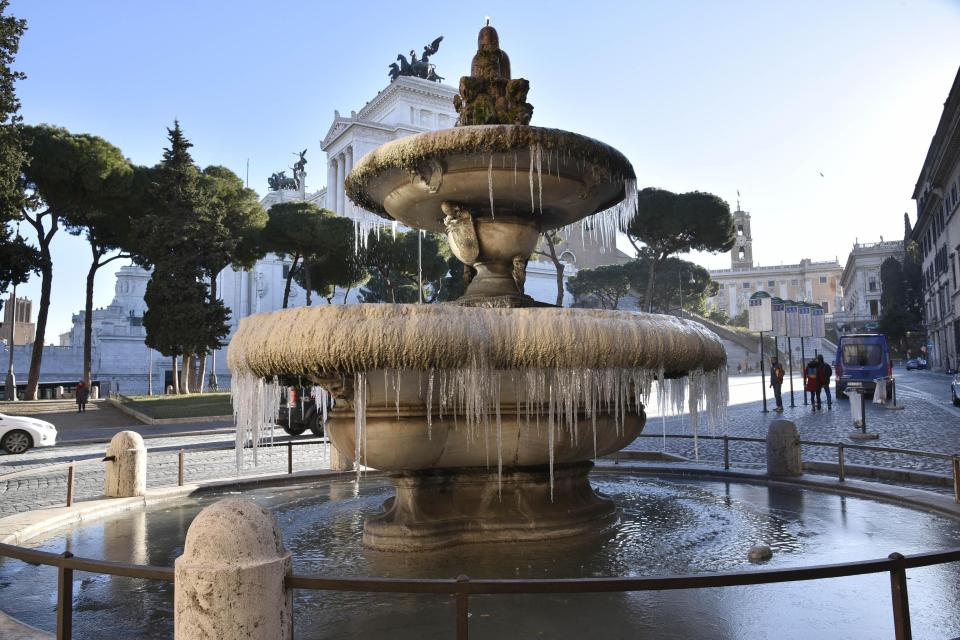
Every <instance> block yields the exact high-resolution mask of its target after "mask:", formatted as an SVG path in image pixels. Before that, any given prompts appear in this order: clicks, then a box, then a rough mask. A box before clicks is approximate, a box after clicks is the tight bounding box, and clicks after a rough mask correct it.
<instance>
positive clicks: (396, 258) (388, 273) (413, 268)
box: [360, 230, 448, 303]
mask: <svg viewBox="0 0 960 640" xmlns="http://www.w3.org/2000/svg"><path fill="white" fill-rule="evenodd" d="M419 233H420V232H419V231H416V230H414V231H407V232H405V233H397V234H396V238H394V236H393V234H390V233H380V234H379V235H378V234H377V233H376V232H371V233H370V237H369V238H368V239H367V248H366V251H365V252H364V254H365V263H366V265H367V270H368V271H369V272H370V279H369V280H368V281H367V283H366V285H365V286H364V287H363V288H362V289H361V290H360V300H361V301H362V302H391V303H400V302H406V303H410V302H418V301H419V295H418V291H417V288H418V280H419V278H418V266H419V264H418V258H417V253H418V251H417V241H418V239H417V235H418V234H419ZM441 243H442V240H441V237H440V236H438V235H437V234H435V233H424V234H423V238H422V239H421V241H420V244H421V246H420V250H421V254H422V262H423V301H424V302H427V303H431V302H436V301H438V300H440V299H442V298H443V297H444V295H445V294H444V290H443V283H444V278H445V276H447V272H448V266H447V260H446V257H445V256H444V255H443V250H442V249H441ZM443 244H445V243H443Z"/></svg>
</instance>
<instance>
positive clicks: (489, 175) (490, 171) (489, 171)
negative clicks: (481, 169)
mask: <svg viewBox="0 0 960 640" xmlns="http://www.w3.org/2000/svg"><path fill="white" fill-rule="evenodd" d="M487 191H489V192H490V217H491V218H496V217H497V216H496V215H495V214H494V213H493V154H492V153H491V154H490V166H489V167H487Z"/></svg>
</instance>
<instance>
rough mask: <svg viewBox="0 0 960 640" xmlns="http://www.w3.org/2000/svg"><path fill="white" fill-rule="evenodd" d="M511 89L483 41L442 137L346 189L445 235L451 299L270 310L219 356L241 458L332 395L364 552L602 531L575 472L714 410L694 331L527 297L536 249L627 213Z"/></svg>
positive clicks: (494, 45) (715, 375) (625, 173)
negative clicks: (384, 484)
mask: <svg viewBox="0 0 960 640" xmlns="http://www.w3.org/2000/svg"><path fill="white" fill-rule="evenodd" d="M528 88H529V84H528V82H527V81H526V80H523V79H512V78H511V74H510V60H509V58H508V57H507V54H506V53H505V52H504V51H503V50H501V49H500V46H499V38H498V35H497V32H496V30H495V29H494V28H493V27H491V26H490V25H489V24H488V25H487V26H485V27H483V29H481V31H480V35H479V38H478V51H477V54H476V55H475V56H474V59H473V64H472V65H471V75H470V76H465V77H463V78H461V80H460V95H459V96H458V98H457V100H456V104H455V106H456V108H457V111H458V113H459V114H460V118H459V120H458V122H457V126H456V127H455V128H453V129H447V130H441V131H435V132H430V133H424V134H420V135H416V136H411V137H408V138H403V139H400V140H395V141H393V142H390V143H387V144H385V145H383V146H381V147H380V148H378V149H376V150H375V151H373V152H371V153H369V154H367V155H366V156H365V157H364V158H363V159H362V160H361V161H360V162H359V163H358V164H357V165H356V166H355V167H354V169H353V171H352V172H351V173H350V175H349V176H348V177H347V181H346V190H347V193H348V195H349V196H350V198H351V199H352V200H353V201H354V202H355V203H356V204H357V205H358V206H360V207H362V208H364V209H366V210H369V211H372V212H374V213H376V214H379V215H380V216H382V217H384V218H386V219H388V220H393V221H397V222H400V223H402V224H404V225H407V226H409V227H413V228H417V229H426V230H429V231H437V232H443V233H445V234H446V235H447V238H448V240H449V243H450V247H451V249H452V251H453V252H454V254H455V255H456V256H457V257H458V258H459V259H460V260H461V261H463V263H464V264H465V265H466V273H467V275H468V277H470V281H469V285H468V287H467V290H466V293H465V295H464V296H463V297H462V298H461V299H460V300H458V301H456V302H454V303H450V304H446V305H351V306H324V307H310V308H298V309H287V310H284V311H279V312H274V313H267V314H260V315H257V316H254V317H251V318H247V319H245V320H243V321H242V323H241V327H240V330H239V331H238V333H237V334H236V336H235V337H234V338H233V340H232V341H231V344H230V350H229V362H230V366H231V368H232V369H233V371H234V385H233V393H234V403H235V412H236V413H237V428H238V443H242V442H246V441H254V442H256V441H258V440H259V438H260V436H261V434H262V430H263V429H264V428H265V426H266V425H268V424H269V423H270V422H271V421H272V419H273V416H275V411H276V407H277V403H278V399H279V390H280V385H281V384H282V383H283V382H284V381H285V380H290V379H291V377H293V376H297V377H300V378H301V379H304V378H305V379H309V380H311V381H312V382H313V384H315V385H317V386H318V389H317V393H330V394H332V395H333V396H334V398H335V406H334V409H333V410H332V412H331V414H330V419H329V422H328V425H327V432H328V434H329V436H330V438H331V441H332V443H333V446H334V447H336V449H337V450H338V451H339V452H340V454H341V455H343V456H346V457H348V458H351V459H353V460H354V462H355V465H356V468H357V469H358V473H359V470H360V469H361V468H371V469H378V470H381V471H385V472H388V473H389V474H390V476H391V478H392V480H393V484H394V487H395V489H396V495H395V497H393V498H390V499H389V500H387V502H386V503H385V505H384V512H383V513H382V514H380V515H378V516H375V517H371V518H368V519H367V521H366V523H365V528H364V537H363V541H364V544H365V545H366V546H368V547H371V548H374V549H379V550H387V551H414V550H425V549H433V548H438V547H443V546H448V545H454V544H463V543H478V542H504V541H526V540H547V539H555V538H562V537H570V536H581V535H588V534H594V533H596V532H598V531H603V530H604V529H605V528H606V527H608V526H609V525H610V524H611V523H612V522H614V521H615V519H616V509H615V506H614V504H613V503H612V501H610V500H609V499H607V498H605V497H603V496H602V495H599V494H598V493H596V492H595V491H594V490H593V488H592V487H591V486H590V483H589V480H588V474H589V471H590V469H591V468H592V466H593V465H592V462H591V460H592V459H594V458H597V457H601V456H605V455H608V454H611V453H613V452H616V451H618V450H620V449H622V448H623V447H625V446H627V445H628V444H629V443H630V442H632V441H633V440H634V439H635V438H636V437H637V436H638V435H639V434H640V432H641V430H642V429H643V426H644V422H645V413H644V406H645V405H646V404H647V403H648V402H650V401H651V399H655V400H656V401H657V402H659V403H660V405H661V407H662V408H663V409H667V408H669V407H672V408H674V409H677V410H683V409H685V408H686V409H689V411H690V412H691V417H692V422H693V424H694V425H696V424H697V420H698V417H699V414H700V412H701V411H702V410H706V411H707V412H708V414H709V415H710V418H711V419H713V420H716V419H718V418H719V416H720V414H721V413H722V412H723V411H724V408H725V406H726V377H725V370H726V357H725V354H724V350H723V346H722V344H721V343H720V341H719V339H718V338H717V337H716V336H715V335H714V334H713V333H711V332H709V331H708V330H706V329H705V328H703V327H702V326H701V325H699V324H697V323H694V322H691V321H686V320H681V319H678V318H674V317H672V316H660V315H652V314H642V313H631V312H617V311H597V310H588V309H561V308H556V307H551V306H550V305H544V304H542V303H538V302H536V301H534V300H533V299H532V298H530V297H529V296H527V295H525V294H524V291H523V290H524V279H525V270H526V264H527V261H528V260H529V258H530V255H531V253H532V252H533V250H534V249H535V248H536V244H537V241H538V238H539V237H540V234H541V233H543V232H545V231H548V230H551V229H557V228H560V227H570V226H571V225H574V224H575V223H577V222H579V221H581V220H584V219H585V218H588V217H590V224H589V226H588V227H583V232H584V233H594V234H599V235H600V236H601V237H603V238H605V239H607V240H608V241H609V242H610V243H612V242H613V238H614V237H615V233H616V231H617V230H618V229H622V228H623V227H624V226H625V225H626V223H627V222H628V221H629V219H630V216H631V215H632V214H633V213H634V211H635V206H636V200H635V198H636V177H635V175H634V172H633V168H632V166H631V165H630V163H629V162H628V161H627V159H626V158H625V157H624V156H623V155H622V154H621V153H619V152H618V151H616V150H615V149H613V148H611V147H609V146H607V145H605V144H603V143H601V142H598V141H596V140H593V139H591V138H587V137H585V136H581V135H577V134H575V133H570V132H567V131H561V130H556V129H546V128H540V127H532V126H529V121H530V117H531V115H532V112H533V107H532V106H530V105H529V104H528V103H527V102H526V96H527V90H528ZM238 455H239V453H238Z"/></svg>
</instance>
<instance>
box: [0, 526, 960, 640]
mask: <svg viewBox="0 0 960 640" xmlns="http://www.w3.org/2000/svg"><path fill="white" fill-rule="evenodd" d="M0 557H7V558H14V559H17V560H22V561H24V562H28V563H30V564H35V565H46V566H51V567H56V568H57V639H58V640H71V638H72V634H73V574H74V572H75V571H84V572H88V573H96V574H101V575H111V576H121V577H127V578H141V579H146V580H157V581H162V582H174V570H173V568H171V567H155V566H149V565H136V564H128V563H124V562H111V561H106V560H93V559H90V558H78V557H75V556H73V554H71V553H70V552H65V553H62V554H55V553H50V552H46V551H36V550H33V549H25V548H22V547H17V546H14V545H8V544H0ZM951 562H960V548H957V549H950V550H947V551H938V552H932V553H921V554H915V555H909V556H904V555H901V554H899V553H891V554H890V555H889V556H888V557H887V558H884V559H876V560H861V561H857V562H845V563H840V564H826V565H816V566H812V567H797V568H791V569H760V570H757V571H727V572H721V573H710V574H700V575H670V576H658V577H643V578H621V577H611V578H566V579H546V580H537V579H533V580H522V579H512V580H471V579H470V578H469V577H467V576H465V575H460V576H458V577H456V578H453V579H403V578H332V577H325V576H298V575H291V576H289V577H288V578H287V580H286V583H285V588H287V589H310V590H320V591H346V592H363V593H403V594H435V595H449V596H453V598H454V602H455V605H456V606H455V617H454V622H455V629H456V632H455V636H454V637H455V638H457V640H468V637H469V616H470V601H469V598H470V596H477V595H507V594H510V595H518V594H534V593H538V594H551V593H564V594H580V593H611V592H621V593H622V592H631V591H672V590H677V589H712V588H719V587H732V586H748V585H761V584H774V583H781V582H800V581H806V580H822V579H828V578H841V577H848V576H859V575H866V574H873V573H889V574H890V595H891V606H892V610H893V624H894V637H895V638H896V639H897V640H909V639H910V638H911V637H912V631H911V624H910V604H909V598H908V592H907V569H915V568H918V567H928V566H932V565H938V564H946V563H951Z"/></svg>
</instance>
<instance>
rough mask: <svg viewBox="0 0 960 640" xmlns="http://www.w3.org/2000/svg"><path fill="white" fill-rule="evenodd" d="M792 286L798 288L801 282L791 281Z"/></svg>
mask: <svg viewBox="0 0 960 640" xmlns="http://www.w3.org/2000/svg"><path fill="white" fill-rule="evenodd" d="M790 284H791V285H792V286H794V287H796V286H797V285H799V284H800V281H799V280H791V281H790Z"/></svg>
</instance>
